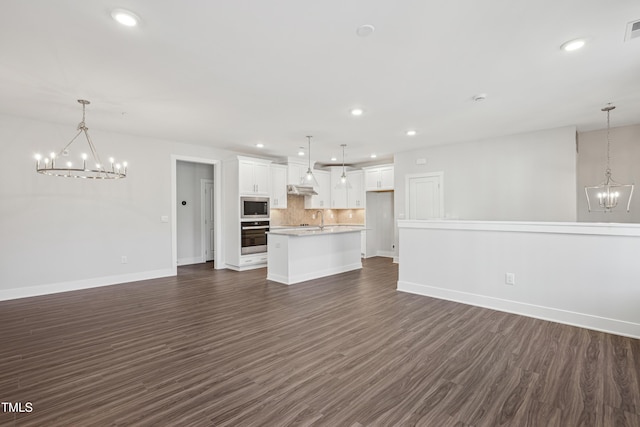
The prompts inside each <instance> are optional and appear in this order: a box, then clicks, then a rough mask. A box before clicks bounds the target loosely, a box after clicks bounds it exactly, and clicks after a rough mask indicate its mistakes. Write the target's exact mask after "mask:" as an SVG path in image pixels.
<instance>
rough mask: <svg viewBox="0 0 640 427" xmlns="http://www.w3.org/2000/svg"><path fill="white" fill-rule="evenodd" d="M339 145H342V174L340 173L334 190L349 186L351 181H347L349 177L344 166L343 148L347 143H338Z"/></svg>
mask: <svg viewBox="0 0 640 427" xmlns="http://www.w3.org/2000/svg"><path fill="white" fill-rule="evenodd" d="M340 146H341V147H342V175H340V180H339V181H338V182H337V183H336V185H335V186H334V188H335V189H336V190H343V189H348V188H351V183H350V182H349V179H348V177H347V171H346V169H345V167H344V149H345V147H346V146H347V144H340Z"/></svg>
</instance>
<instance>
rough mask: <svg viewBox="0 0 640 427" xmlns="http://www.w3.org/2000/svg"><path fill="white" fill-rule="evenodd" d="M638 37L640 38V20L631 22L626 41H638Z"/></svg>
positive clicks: (628, 25) (625, 37)
mask: <svg viewBox="0 0 640 427" xmlns="http://www.w3.org/2000/svg"><path fill="white" fill-rule="evenodd" d="M638 37H640V20H638V21H633V22H629V23H628V24H627V33H626V35H625V36H624V40H625V41H629V40H631V39H637V38H638Z"/></svg>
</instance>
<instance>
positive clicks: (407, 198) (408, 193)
mask: <svg viewBox="0 0 640 427" xmlns="http://www.w3.org/2000/svg"><path fill="white" fill-rule="evenodd" d="M415 178H438V184H439V186H440V187H439V188H440V191H439V192H438V193H439V198H440V212H439V216H438V217H437V218H444V172H443V171H438V172H424V173H412V174H406V175H405V181H404V186H405V195H404V197H405V203H404V204H405V212H406V213H407V216H409V215H410V212H411V210H410V208H411V206H410V202H411V190H410V186H409V181H410V180H411V179H415ZM407 219H411V218H408V217H407ZM434 219H436V218H434Z"/></svg>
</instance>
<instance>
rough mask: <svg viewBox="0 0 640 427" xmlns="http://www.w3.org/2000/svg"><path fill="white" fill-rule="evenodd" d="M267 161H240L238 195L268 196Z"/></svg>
mask: <svg viewBox="0 0 640 427" xmlns="http://www.w3.org/2000/svg"><path fill="white" fill-rule="evenodd" d="M269 163H270V162H269V161H260V160H255V161H254V160H240V161H239V162H238V167H239V174H240V176H239V190H240V194H259V195H264V196H268V195H269Z"/></svg>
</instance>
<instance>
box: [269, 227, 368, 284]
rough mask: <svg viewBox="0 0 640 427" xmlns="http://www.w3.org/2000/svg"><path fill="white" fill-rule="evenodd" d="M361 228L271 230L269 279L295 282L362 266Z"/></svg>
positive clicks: (285, 282)
mask: <svg viewBox="0 0 640 427" xmlns="http://www.w3.org/2000/svg"><path fill="white" fill-rule="evenodd" d="M362 230H363V228H362V227H345V226H329V227H324V228H323V229H320V228H311V229H309V228H300V229H283V230H279V229H275V230H274V229H272V230H271V231H269V232H268V235H267V280H272V281H274V282H278V283H284V284H285V285H292V284H294V283H300V282H304V281H307V280H312V279H317V278H320V277H325V276H331V275H333V274H338V273H344V272H346V271H351V270H357V269H360V268H362V261H361V259H360V233H361V232H362Z"/></svg>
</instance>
